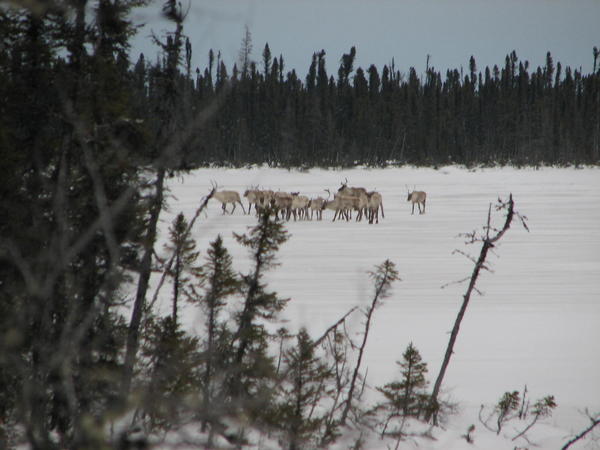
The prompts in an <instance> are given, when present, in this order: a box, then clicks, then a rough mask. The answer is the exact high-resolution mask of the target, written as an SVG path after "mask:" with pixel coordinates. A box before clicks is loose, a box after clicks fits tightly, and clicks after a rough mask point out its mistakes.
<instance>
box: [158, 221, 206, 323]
mask: <svg viewBox="0 0 600 450" xmlns="http://www.w3.org/2000/svg"><path fill="white" fill-rule="evenodd" d="M187 229H188V222H187V220H186V218H185V216H184V215H183V213H179V214H178V215H177V217H175V219H174V220H173V223H172V224H171V227H170V228H169V242H167V243H166V244H165V245H164V248H165V250H167V251H168V252H172V254H173V256H174V259H173V264H172V265H171V267H169V268H168V269H167V275H168V276H170V277H171V278H172V279H173V297H172V317H173V321H175V322H177V310H178V304H179V298H180V296H181V294H182V291H183V290H184V289H185V286H186V284H187V283H188V282H189V281H190V274H194V273H196V272H197V271H198V268H197V267H196V266H195V263H196V260H197V259H198V255H199V254H200V252H198V251H196V242H195V241H194V240H193V239H192V238H191V237H190V236H189V234H188V232H187Z"/></svg>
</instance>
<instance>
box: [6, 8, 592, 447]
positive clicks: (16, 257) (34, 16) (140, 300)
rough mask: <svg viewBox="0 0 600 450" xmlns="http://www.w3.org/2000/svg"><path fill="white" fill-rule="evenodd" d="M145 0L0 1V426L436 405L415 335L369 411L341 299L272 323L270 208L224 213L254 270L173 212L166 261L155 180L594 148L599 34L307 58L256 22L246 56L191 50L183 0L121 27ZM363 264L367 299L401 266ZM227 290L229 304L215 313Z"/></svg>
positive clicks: (87, 434) (529, 160) (500, 160)
mask: <svg viewBox="0 0 600 450" xmlns="http://www.w3.org/2000/svg"><path fill="white" fill-rule="evenodd" d="M147 3H148V1H147V0H120V1H115V0H95V1H92V0H73V1H41V0H39V1H36V0H33V1H27V2H25V1H23V2H18V1H17V2H11V3H10V6H8V5H5V4H2V5H0V162H1V164H0V170H1V176H0V335H1V336H0V447H5V446H10V445H15V444H16V443H19V442H21V443H22V442H27V443H28V444H29V445H30V446H31V448H36V449H51V448H113V447H114V446H116V445H117V444H116V442H118V443H119V445H120V446H121V448H128V447H127V446H128V445H130V444H131V443H130V442H129V441H128V439H129V437H128V436H129V434H128V433H129V431H131V430H126V431H124V432H123V433H121V434H119V433H117V432H115V433H114V435H112V434H111V433H107V432H106V430H107V429H108V425H107V424H109V423H112V422H111V421H118V420H120V418H123V417H126V418H127V420H128V423H129V422H131V423H143V424H144V426H145V427H147V428H145V430H144V431H148V430H150V431H155V430H169V429H174V428H177V426H178V425H179V424H181V423H183V422H185V421H186V420H187V421H189V420H191V419H190V418H192V419H194V420H196V421H198V423H200V424H201V425H200V426H201V429H202V432H204V433H205V434H206V436H208V437H207V442H208V444H207V446H208V447H211V446H212V445H213V443H214V445H220V444H218V443H219V442H221V443H222V442H223V439H225V438H227V440H228V441H229V442H230V443H233V444H232V445H235V446H238V447H239V446H242V445H243V443H244V439H245V435H244V433H243V430H244V429H245V428H244V426H242V425H240V424H245V426H246V428H247V427H248V426H249V425H248V424H252V426H254V427H258V428H260V429H261V430H270V432H273V433H278V436H281V437H280V439H281V440H282V442H285V443H286V444H285V446H286V447H288V448H290V449H293V448H307V446H308V447H316V446H319V447H327V446H328V445H330V444H331V443H333V442H335V441H336V439H338V438H339V436H340V434H341V433H342V431H341V430H342V429H343V427H344V426H346V425H347V424H348V423H353V424H355V425H356V426H358V424H362V425H361V426H373V427H375V426H376V425H377V423H376V420H377V419H376V417H377V416H378V415H379V416H380V417H384V420H383V422H381V423H384V424H385V426H384V427H383V428H382V429H383V431H382V436H383V435H384V434H386V433H387V434H388V435H390V436H392V437H394V438H396V437H398V439H399V438H400V437H401V436H402V432H401V430H399V429H398V428H397V427H395V426H394V425H393V424H394V420H399V418H403V419H406V418H407V417H410V418H414V419H417V420H422V419H423V418H424V417H431V415H432V414H433V415H434V416H436V417H437V414H438V413H439V414H440V415H441V414H444V413H446V412H447V410H448V408H449V407H448V405H444V404H441V402H440V403H438V402H437V399H435V400H436V401H435V402H431V401H430V397H429V396H428V395H427V392H426V388H427V383H426V382H425V380H424V374H425V373H426V371H427V368H426V363H424V362H423V361H421V357H420V355H419V353H418V350H417V348H416V347H415V346H413V344H411V345H410V346H409V347H408V348H407V349H406V352H405V354H404V356H403V358H404V359H403V360H402V361H399V362H398V366H399V378H400V381H393V382H390V383H389V384H387V385H385V386H382V387H380V389H379V390H380V392H381V393H382V394H383V396H384V398H383V399H382V402H381V403H380V404H378V405H376V406H374V407H373V408H372V409H371V410H368V411H367V410H365V409H360V406H359V405H360V401H359V400H360V389H361V388H360V386H361V380H362V378H361V377H362V375H361V371H360V370H359V369H361V368H360V367H359V364H357V365H354V364H355V363H354V362H353V361H354V360H353V359H352V357H351V356H350V353H351V352H352V351H353V350H356V349H359V346H358V345H356V344H355V343H351V342H349V339H350V338H349V337H348V336H345V335H344V333H343V332H341V331H340V327H339V326H340V325H343V321H340V322H339V323H338V324H336V326H335V327H332V328H331V329H330V330H328V331H327V333H326V334H325V335H323V336H321V337H311V336H309V335H308V334H307V333H306V331H305V330H301V331H300V333H298V335H297V336H291V335H290V334H289V333H288V332H287V331H286V330H284V329H281V330H279V331H278V332H277V333H273V332H272V331H270V330H269V329H268V327H266V326H265V325H264V323H265V321H266V322H267V323H268V321H269V320H271V319H272V318H274V317H275V316H276V315H277V313H279V312H280V311H281V310H282V309H283V308H284V307H285V304H286V300H285V299H283V298H281V297H279V295H278V294H277V293H274V292H271V291H270V290H269V289H268V286H267V285H266V283H265V282H264V278H263V277H264V272H265V271H266V270H268V269H269V268H270V267H271V266H272V265H274V264H275V261H276V251H277V250H278V248H279V245H281V244H282V243H283V242H285V240H286V239H287V235H286V231H285V229H284V228H283V226H282V224H281V223H280V222H279V221H277V220H274V219H272V218H271V217H270V216H269V215H268V214H264V215H262V216H260V217H259V220H258V224H257V225H256V227H255V228H253V229H251V230H250V231H249V232H248V234H246V235H240V236H236V238H237V240H238V242H239V243H240V245H242V246H244V247H246V248H247V249H248V251H249V252H250V254H251V255H252V260H253V261H254V264H255V265H254V267H253V268H252V270H251V271H250V272H249V273H248V274H244V275H238V274H235V273H234V272H233V271H232V268H231V257H230V255H229V254H228V252H227V249H225V248H224V247H223V245H222V241H221V240H220V239H219V238H217V239H216V240H215V241H214V242H213V243H212V244H211V248H210V249H209V251H208V255H207V256H206V259H202V258H198V253H197V251H196V249H195V247H194V242H193V240H191V239H190V238H189V229H190V227H191V224H190V223H188V222H186V219H185V218H184V217H178V219H177V221H176V222H175V223H173V224H172V226H171V228H170V237H169V238H170V241H169V242H170V244H169V245H170V247H169V248H170V251H171V252H172V254H173V257H172V258H171V259H170V260H169V261H161V260H158V258H156V249H155V248H154V247H155V243H156V240H157V233H158V231H157V230H158V223H159V220H160V213H161V211H162V209H163V208H164V206H165V195H166V192H165V183H166V180H167V179H168V178H169V177H171V176H173V175H176V174H180V173H182V172H184V171H187V170H191V169H193V168H197V167H202V166H206V165H228V166H230V165H233V166H245V165H250V164H268V165H271V166H283V167H300V168H306V167H341V166H345V167H347V166H354V165H359V164H360V165H369V166H385V165H390V164H398V165H400V164H414V165H427V166H436V165H442V164H450V163H455V164H464V165H480V164H486V165H493V164H514V165H543V164H557V165H580V164H592V165H596V164H598V163H599V162H600V66H599V65H600V61H598V56H599V52H598V50H597V49H596V48H594V49H590V58H593V61H594V70H593V72H592V73H588V74H585V73H581V72H580V71H578V70H577V69H572V68H570V67H563V66H562V65H561V63H560V62H558V61H556V62H555V61H553V58H552V56H551V54H550V53H548V54H547V57H546V64H545V66H543V67H536V68H533V67H530V66H529V64H528V63H527V61H523V60H521V59H520V58H519V56H518V55H517V54H516V53H515V52H510V53H509V54H508V55H507V56H506V59H505V61H499V62H498V65H497V66H494V67H486V68H479V67H477V63H476V61H475V60H474V59H471V60H470V61H469V70H468V72H466V73H463V71H462V70H458V69H457V70H451V71H448V72H447V73H440V72H439V71H436V69H435V68H434V67H429V68H428V69H427V70H426V72H425V73H423V74H420V73H417V72H416V71H415V70H414V69H413V68H410V69H404V68H403V69H400V68H399V67H397V66H396V65H395V64H390V65H389V66H384V67H375V66H370V67H368V68H361V67H355V64H354V61H355V57H356V50H355V49H354V48H351V49H349V50H348V53H347V54H343V55H325V53H324V52H322V51H316V52H315V53H314V54H313V55H312V62H311V64H310V66H309V67H308V68H307V73H305V74H304V73H297V72H296V71H295V70H290V71H288V70H287V69H286V62H285V55H272V54H271V52H270V49H269V46H268V44H265V45H264V48H263V49H262V51H261V55H260V57H259V58H257V59H256V60H254V59H253V54H252V53H251V49H252V47H253V45H252V41H251V35H250V33H247V34H246V38H245V39H244V40H243V41H242V43H241V51H240V59H239V61H238V63H237V64H235V65H233V66H232V67H228V66H227V65H226V64H225V63H224V62H223V61H222V60H221V57H220V55H219V53H218V52H217V51H215V52H213V51H211V52H210V54H209V55H206V67H202V68H196V67H192V66H191V60H192V52H193V51H194V50H193V48H192V46H191V44H190V42H189V40H187V39H186V37H185V20H184V19H185V14H184V12H183V11H182V9H181V6H180V5H179V4H178V3H177V2H175V1H174V0H166V1H165V2H164V7H163V12H164V14H165V16H166V17H167V18H168V19H169V20H170V21H171V28H170V30H171V31H170V32H169V33H168V34H166V35H161V36H154V38H153V39H154V40H155V43H156V46H157V49H158V50H159V53H160V58H158V60H156V61H155V60H153V59H152V58H145V57H144V55H138V54H136V53H135V51H134V50H133V49H132V48H131V47H130V39H131V37H132V36H133V34H134V33H135V30H136V27H137V26H138V25H139V24H136V23H132V22H131V21H130V18H129V17H130V13H131V11H132V10H133V9H135V8H138V7H143V6H145V5H146V4H147ZM307 57H308V59H309V57H310V55H307ZM597 63H598V64H597ZM398 64H399V65H400V64H401V62H398ZM207 200H208V199H207ZM203 258H204V256H203ZM153 273H154V274H156V273H159V274H162V275H163V276H164V277H165V278H168V279H169V280H171V285H172V286H173V293H172V294H169V295H172V303H173V313H172V314H171V315H170V316H168V317H158V316H155V315H154V314H153V311H152V301H151V292H150V289H149V280H150V277H151V275H152V274H153ZM159 276H160V275H159ZM372 278H373V287H374V292H375V294H374V296H373V300H372V308H373V310H374V309H375V307H376V306H377V304H378V302H381V301H382V300H383V299H384V298H385V296H386V293H387V291H388V290H389V288H390V286H391V284H392V283H393V282H395V281H396V280H397V278H398V272H397V271H396V269H395V267H394V265H393V263H391V262H389V261H385V262H384V263H382V264H381V265H379V266H377V267H375V268H374V271H373V277H372ZM232 296H233V297H236V298H238V299H239V304H241V305H243V306H242V307H241V308H240V309H239V311H237V312H236V313H235V314H234V316H233V317H231V318H230V320H229V321H226V320H225V319H224V316H223V314H224V312H223V310H224V305H225V304H226V302H227V299H228V298H230V297H232ZM184 302H188V303H191V304H194V305H196V306H197V307H198V308H201V309H202V310H203V311H204V316H205V317H206V323H205V324H204V325H205V330H206V334H205V335H203V336H201V337H198V336H192V335H189V334H188V333H187V332H186V331H185V330H183V329H182V327H181V325H180V323H179V321H178V306H181V304H183V303H184ZM123 311H126V314H124V313H123ZM371 312H372V310H370V312H368V318H369V320H370V317H371ZM367 323H368V321H367ZM367 332H368V329H367V330H366V331H365V333H364V336H365V340H366V335H367ZM284 344H285V345H284ZM363 346H364V343H363ZM273 349H275V350H277V349H279V350H280V351H279V353H277V352H276V351H275V352H274V351H273ZM360 351H361V352H362V348H360ZM409 368H410V371H409ZM226 418H227V419H231V418H235V419H236V423H237V424H238V425H239V426H238V427H231V426H228V425H227V423H226V422H227V421H226V420H225V419H226ZM402 423H404V422H402ZM369 424H370V425H369ZM232 429H234V430H235V433H233V434H231V433H232V432H231V430H232ZM240 430H242V431H240ZM394 433H395V434H394ZM136 445H142V444H141V443H138V444H136Z"/></svg>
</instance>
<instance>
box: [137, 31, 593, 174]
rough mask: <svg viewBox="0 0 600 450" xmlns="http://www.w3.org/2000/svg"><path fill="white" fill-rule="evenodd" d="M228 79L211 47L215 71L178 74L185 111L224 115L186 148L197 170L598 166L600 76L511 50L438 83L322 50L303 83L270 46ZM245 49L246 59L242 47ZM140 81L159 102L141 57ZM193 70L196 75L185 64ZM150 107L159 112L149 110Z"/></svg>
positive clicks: (435, 76)
mask: <svg viewBox="0 0 600 450" xmlns="http://www.w3.org/2000/svg"><path fill="white" fill-rule="evenodd" d="M248 39H250V38H249V37H248V35H246V37H245V39H244V42H245V43H243V45H242V52H241V53H242V55H244V56H243V59H242V57H241V58H240V61H241V63H240V64H241V66H238V65H237V64H236V65H234V66H233V68H232V69H231V73H229V71H228V69H227V67H226V65H225V64H224V63H223V61H221V60H220V57H219V55H217V56H216V58H215V55H214V53H213V52H212V51H211V52H210V54H209V58H208V67H207V68H206V69H204V71H203V72H201V71H200V70H196V76H195V78H194V79H193V80H192V79H190V78H189V77H187V76H184V75H182V77H181V81H180V89H182V90H184V91H186V92H187V94H186V96H189V98H188V101H189V103H188V104H187V107H188V108H190V109H191V111H190V115H191V114H192V111H193V110H194V109H196V110H202V109H203V108H206V107H207V106H208V105H210V104H212V103H214V102H215V101H216V100H215V99H218V101H219V105H220V106H219V108H218V110H217V111H215V113H214V114H213V115H212V116H211V118H210V120H208V121H207V123H205V124H203V126H202V127H201V129H197V130H194V131H195V132H194V133H193V135H192V136H190V141H189V143H188V146H187V150H186V152H185V154H186V156H185V158H186V162H187V163H188V164H189V165H191V166H197V165H201V164H206V163H211V164H233V165H244V164H249V163H259V164H261V163H266V164H270V165H285V166H340V165H343V166H350V165H355V164H367V165H386V164H390V163H393V164H405V163H409V164H418V165H439V164H449V163H459V164H466V165H474V164H495V163H498V164H514V165H537V164H560V165H568V164H582V163H586V164H597V163H598V161H599V160H600V69H598V68H597V62H598V61H597V59H598V51H597V49H596V48H594V50H593V55H590V58H591V57H593V58H594V71H593V73H591V74H583V73H582V72H581V71H579V70H573V69H571V68H570V67H566V68H563V66H562V65H561V64H560V63H556V64H555V63H554V61H553V58H552V55H551V54H550V53H548V54H547V56H546V64H545V66H543V67H538V68H536V69H533V70H532V69H531V68H530V67H529V64H528V62H527V61H520V60H519V58H518V57H517V55H516V53H515V52H514V51H513V52H512V53H510V54H509V55H507V56H506V59H505V61H504V64H501V65H500V66H494V67H493V68H489V67H486V68H485V70H483V71H478V69H477V66H476V62H475V60H474V58H471V59H470V61H469V69H468V72H467V73H466V74H465V73H463V70H462V69H460V70H458V69H455V70H448V71H447V72H446V74H444V75H442V74H441V73H440V72H438V71H436V70H435V68H433V67H431V68H428V69H427V71H426V72H425V74H423V75H419V74H417V72H416V71H415V69H414V68H410V69H409V71H408V73H404V72H401V71H400V70H398V69H396V67H395V66H394V64H393V63H392V64H391V65H389V66H384V67H383V69H382V70H381V71H380V70H378V68H377V67H375V66H374V65H371V66H370V67H369V68H368V69H367V70H366V71H365V70H363V68H361V67H358V68H356V70H355V69H354V60H355V57H356V50H355V48H354V47H353V48H352V49H351V50H350V52H349V53H348V54H344V55H342V58H341V60H340V65H339V69H338V70H337V76H336V77H334V76H333V75H331V74H329V73H328V72H327V68H326V61H325V52H324V51H321V52H317V53H315V54H313V56H312V62H311V64H310V67H309V69H308V74H307V75H306V77H304V78H302V77H301V76H300V75H298V74H297V73H296V71H295V70H292V71H289V72H286V71H285V62H284V59H283V56H279V57H278V58H277V57H273V56H272V54H271V51H270V49H269V45H268V44H266V45H265V47H264V49H263V51H262V60H261V61H260V63H256V62H254V61H252V60H251V59H249V58H248V55H247V51H248V50H249V49H251V48H252V47H251V45H250V46H249V45H248V42H247V41H248ZM244 48H245V49H246V51H244ZM136 67H137V71H136V75H137V76H138V77H139V78H138V79H139V80H140V85H141V84H142V82H141V80H145V82H144V85H146V86H149V87H150V89H148V90H147V91H146V93H147V97H146V100H147V101H148V102H149V104H153V98H152V94H151V92H152V89H151V87H152V86H153V84H154V83H155V76H156V75H157V74H160V70H158V69H157V67H151V66H149V65H148V64H147V63H145V62H144V60H143V59H142V58H141V57H140V59H139V60H138V63H137V65H136ZM187 73H188V74H189V68H188V71H187ZM147 109H148V110H152V108H147Z"/></svg>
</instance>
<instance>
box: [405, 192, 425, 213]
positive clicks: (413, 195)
mask: <svg viewBox="0 0 600 450" xmlns="http://www.w3.org/2000/svg"><path fill="white" fill-rule="evenodd" d="M414 189H415V188H414V187H413V191H412V192H411V191H410V190H409V189H408V186H407V187H406V190H407V192H408V196H407V197H406V201H407V202H412V212H411V214H414V213H415V203H416V204H417V207H418V208H419V214H425V202H426V201H427V193H426V192H423V191H415V190H414ZM421 205H423V210H422V211H421Z"/></svg>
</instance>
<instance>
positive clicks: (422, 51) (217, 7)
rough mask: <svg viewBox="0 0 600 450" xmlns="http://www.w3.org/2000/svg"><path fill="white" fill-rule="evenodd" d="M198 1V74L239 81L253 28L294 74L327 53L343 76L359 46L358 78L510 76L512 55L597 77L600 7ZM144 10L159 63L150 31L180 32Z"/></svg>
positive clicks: (569, 0)
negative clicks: (212, 57) (371, 69)
mask: <svg viewBox="0 0 600 450" xmlns="http://www.w3.org/2000/svg"><path fill="white" fill-rule="evenodd" d="M181 1H182V3H183V4H184V5H186V4H188V2H190V1H191V7H190V12H189V14H188V17H187V20H186V23H185V25H184V32H185V33H186V35H187V36H189V38H190V41H191V43H192V47H193V61H192V65H193V68H194V69H195V68H196V67H199V68H200V69H201V70H203V69H204V68H205V67H206V65H207V61H208V56H207V55H208V51H209V49H211V48H212V49H213V50H214V51H215V53H216V52H217V51H221V54H222V57H223V60H224V61H225V63H226V65H227V68H228V70H229V72H230V73H231V68H232V67H233V63H234V62H236V61H237V58H238V53H239V49H240V45H241V41H242V38H243V36H244V28H245V26H246V25H247V26H248V28H249V30H250V32H251V34H252V43H253V46H254V49H253V52H252V57H253V59H254V60H255V61H257V62H258V63H259V66H260V61H261V54H262V51H263V48H264V46H265V43H267V42H268V43H269V47H270V48H271V52H272V54H273V55H274V56H279V55H280V54H281V55H283V59H284V63H285V71H286V72H287V71H289V70H291V69H292V68H294V69H296V71H297V72H298V75H299V76H300V77H302V78H303V77H304V76H305V75H306V73H307V72H308V67H309V65H310V62H311V57H312V54H313V53H314V52H317V51H320V50H321V49H324V50H325V52H326V54H327V56H326V61H327V71H328V73H329V74H334V75H335V74H337V69H338V67H339V61H340V58H341V56H342V54H343V53H347V52H348V51H349V49H350V47H352V46H355V47H356V50H357V57H356V62H355V68H356V67H358V66H362V67H363V68H364V69H366V68H368V66H369V65H371V64H375V65H376V66H377V67H378V69H381V68H382V67H383V65H384V64H389V63H390V62H391V61H392V58H393V59H394V61H395V64H396V67H397V69H398V70H400V71H402V72H407V71H408V69H409V68H410V67H415V69H416V70H417V72H418V73H421V72H423V71H424V70H425V67H426V59H427V55H430V66H434V67H435V68H436V69H437V70H440V71H442V73H445V71H446V69H447V68H451V69H454V68H457V69H460V68H461V67H463V68H464V69H465V70H467V69H468V66H469V58H470V56H471V55H473V56H474V57H475V60H476V62H477V68H478V69H479V70H483V69H484V68H485V66H490V67H492V66H493V65H494V64H497V65H498V66H502V65H503V63H504V58H505V56H506V55H507V54H508V53H510V52H511V51H512V50H515V51H516V52H517V56H518V57H519V59H520V60H522V61H524V60H528V61H529V63H530V67H537V66H539V65H544V64H545V58H546V53H547V52H548V51H550V52H551V53H552V56H553V58H554V62H555V63H556V62H558V61H560V62H561V64H562V65H563V66H571V67H572V68H581V69H582V70H583V72H584V73H589V72H591V71H592V67H593V51H592V49H593V47H594V46H597V47H598V48H600V0H560V1H559V0H181ZM162 4H163V1H156V0H155V5H154V6H149V7H147V8H145V9H143V10H138V11H137V12H136V15H135V17H134V20H135V21H136V22H144V23H146V24H147V26H146V27H145V28H144V29H142V30H141V31H140V33H139V34H138V36H137V37H136V38H135V40H134V51H133V54H132V59H133V60H135V59H137V53H138V52H140V51H141V52H144V54H145V56H146V57H147V58H150V59H153V58H154V57H155V55H156V52H157V49H156V46H154V45H152V44H151V41H150V39H148V36H149V33H150V30H153V31H154V32H155V33H157V34H158V35H164V33H165V32H166V31H167V30H172V29H173V27H172V26H169V25H168V24H167V23H166V22H165V21H164V20H161V18H160V6H161V5H162Z"/></svg>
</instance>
